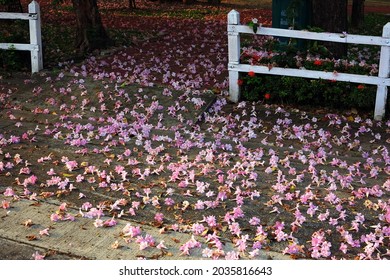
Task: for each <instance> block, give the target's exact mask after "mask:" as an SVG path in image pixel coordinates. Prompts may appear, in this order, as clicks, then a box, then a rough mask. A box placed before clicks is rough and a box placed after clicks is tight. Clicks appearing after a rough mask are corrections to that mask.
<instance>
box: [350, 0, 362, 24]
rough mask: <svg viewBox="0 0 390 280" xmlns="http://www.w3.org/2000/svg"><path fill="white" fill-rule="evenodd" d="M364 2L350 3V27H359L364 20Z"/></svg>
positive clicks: (354, 0) (355, 1) (359, 0)
mask: <svg viewBox="0 0 390 280" xmlns="http://www.w3.org/2000/svg"><path fill="white" fill-rule="evenodd" d="M364 1H365V0H353V2H352V14H351V25H352V27H359V26H360V24H361V23H362V22H363V20H364Z"/></svg>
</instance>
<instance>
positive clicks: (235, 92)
mask: <svg viewBox="0 0 390 280" xmlns="http://www.w3.org/2000/svg"><path fill="white" fill-rule="evenodd" d="M239 24H240V13H239V12H237V11H235V10H232V11H231V12H230V13H229V14H228V52H229V95H230V99H231V101H233V102H238V100H239V99H240V86H239V85H238V78H239V72H238V71H233V70H231V69H232V68H234V67H235V65H237V66H238V64H239V63H240V33H239V32H238V31H237V30H235V26H236V25H239Z"/></svg>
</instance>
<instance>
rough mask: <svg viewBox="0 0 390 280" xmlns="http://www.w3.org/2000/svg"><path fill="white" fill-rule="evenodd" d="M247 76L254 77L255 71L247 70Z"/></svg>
mask: <svg viewBox="0 0 390 280" xmlns="http://www.w3.org/2000/svg"><path fill="white" fill-rule="evenodd" d="M248 76H249V77H254V76H256V74H255V72H253V71H249V72H248Z"/></svg>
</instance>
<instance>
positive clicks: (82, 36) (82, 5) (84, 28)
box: [72, 0, 110, 53]
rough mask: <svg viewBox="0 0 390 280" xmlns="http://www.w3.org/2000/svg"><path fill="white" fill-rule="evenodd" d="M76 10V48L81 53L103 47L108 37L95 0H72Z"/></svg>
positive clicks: (108, 42)
mask: <svg viewBox="0 0 390 280" xmlns="http://www.w3.org/2000/svg"><path fill="white" fill-rule="evenodd" d="M72 4H73V7H74V9H75V12H76V22H77V33H76V48H77V49H78V50H79V51H80V52H81V53H86V52H90V51H93V50H95V49H98V48H105V47H107V46H108V45H109V44H110V39H109V38H108V35H107V33H106V30H105V29H104V26H103V24H102V20H101V17H100V13H99V9H98V6H97V0H72Z"/></svg>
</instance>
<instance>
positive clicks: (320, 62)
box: [314, 59, 322, 66]
mask: <svg viewBox="0 0 390 280" xmlns="http://www.w3.org/2000/svg"><path fill="white" fill-rule="evenodd" d="M314 65H317V66H321V65H322V61H321V60H319V59H316V60H314Z"/></svg>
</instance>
